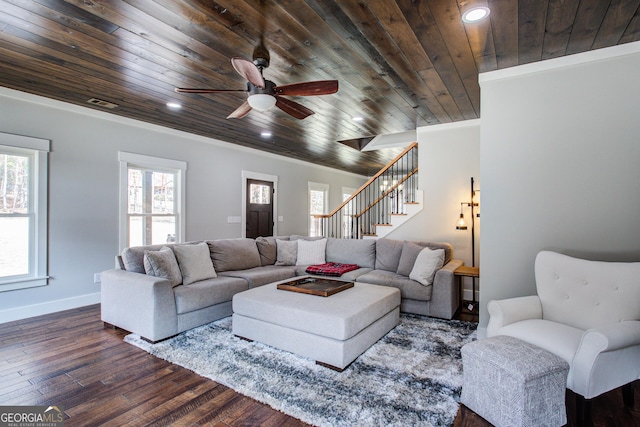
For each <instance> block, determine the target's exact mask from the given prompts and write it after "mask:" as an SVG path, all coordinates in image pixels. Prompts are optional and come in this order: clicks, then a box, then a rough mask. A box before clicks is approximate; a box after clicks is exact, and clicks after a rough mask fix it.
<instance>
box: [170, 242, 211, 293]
mask: <svg viewBox="0 0 640 427" xmlns="http://www.w3.org/2000/svg"><path fill="white" fill-rule="evenodd" d="M173 252H174V253H175V254H176V259H177V260H178V265H180V271H181V272H182V284H183V285H190V284H191V283H193V282H197V281H199V280H204V279H213V278H214V277H216V270H215V269H214V268H213V262H212V261H211V255H210V254H209V245H207V243H206V242H201V243H198V244H196V245H175V246H174V247H173Z"/></svg>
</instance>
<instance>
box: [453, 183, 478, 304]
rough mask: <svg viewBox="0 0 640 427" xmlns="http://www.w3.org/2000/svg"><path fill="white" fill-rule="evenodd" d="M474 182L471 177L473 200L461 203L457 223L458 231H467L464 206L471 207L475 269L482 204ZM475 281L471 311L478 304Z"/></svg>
mask: <svg viewBox="0 0 640 427" xmlns="http://www.w3.org/2000/svg"><path fill="white" fill-rule="evenodd" d="M474 183H475V182H474V180H473V177H471V200H470V201H469V202H461V203H460V217H459V218H458V222H457V223H456V230H467V229H468V227H467V223H466V221H465V219H464V212H463V209H464V206H469V207H471V266H472V267H475V266H476V231H475V225H476V222H475V219H476V217H478V218H479V217H480V209H479V208H480V204H479V203H478V202H477V201H475V196H476V193H479V192H480V190H476V189H475V188H474ZM475 208H478V209H477V212H474V210H475ZM472 280H473V288H472V292H473V295H472V297H471V298H472V302H471V303H470V304H469V306H468V307H467V308H468V309H469V311H472V310H473V308H474V307H475V304H476V291H475V290H476V278H475V277H472Z"/></svg>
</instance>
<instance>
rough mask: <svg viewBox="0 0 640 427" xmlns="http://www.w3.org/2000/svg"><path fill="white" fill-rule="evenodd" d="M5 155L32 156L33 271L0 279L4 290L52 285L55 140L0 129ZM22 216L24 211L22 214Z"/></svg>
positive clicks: (30, 249)
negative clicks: (50, 250) (50, 208)
mask: <svg viewBox="0 0 640 427" xmlns="http://www.w3.org/2000/svg"><path fill="white" fill-rule="evenodd" d="M0 151H1V152H2V153H3V154H5V153H6V154H10V155H12V154H13V155H20V156H29V157H30V158H31V161H30V167H29V212H28V213H27V215H28V217H29V218H30V221H29V231H30V233H29V250H28V252H29V260H28V265H29V272H28V273H27V274H21V275H15V276H7V277H6V278H0V292H4V291H13V290H18V289H26V288H35V287H39V286H46V285H48V284H49V275H48V262H47V260H48V247H49V244H48V236H49V231H48V225H49V219H48V214H49V212H48V201H49V152H50V151H51V141H50V140H48V139H42V138H34V137H30V136H22V135H13V134H8V133H3V132H0ZM20 215H21V216H22V215H24V214H20Z"/></svg>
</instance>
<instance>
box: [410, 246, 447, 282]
mask: <svg viewBox="0 0 640 427" xmlns="http://www.w3.org/2000/svg"><path fill="white" fill-rule="evenodd" d="M443 265H444V249H430V248H424V249H422V250H421V251H420V253H419V254H418V257H417V258H416V262H415V263H414V264H413V269H412V270H411V273H409V279H411V280H415V281H416V282H418V283H420V284H421V285H424V286H429V285H431V284H433V278H434V277H435V275H436V272H437V271H438V270H439V269H441V268H442V266H443Z"/></svg>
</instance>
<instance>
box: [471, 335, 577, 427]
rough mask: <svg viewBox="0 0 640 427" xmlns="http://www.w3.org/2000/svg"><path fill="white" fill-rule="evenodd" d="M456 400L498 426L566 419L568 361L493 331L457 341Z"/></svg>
mask: <svg viewBox="0 0 640 427" xmlns="http://www.w3.org/2000/svg"><path fill="white" fill-rule="evenodd" d="M462 366H463V368H462V369H463V373H462V375H463V384H462V395H461V397H460V401H461V403H463V404H464V405H465V406H467V407H468V408H469V409H471V410H472V411H474V412H475V413H476V414H478V415H480V416H481V417H483V418H484V419H486V420H487V421H489V422H490V423H492V424H494V425H495V426H497V427H500V426H509V427H517V426H561V425H564V424H566V423H567V411H566V408H565V390H566V383H567V374H568V372H569V364H568V363H567V362H566V361H564V360H563V359H561V358H560V357H558V356H556V355H554V354H552V353H550V352H548V351H546V350H544V349H541V348H539V347H537V346H534V345H532V344H529V343H526V342H524V341H521V340H519V339H517V338H513V337H509V336H502V335H498V336H495V337H492V338H487V339H483V340H479V341H474V342H471V343H469V344H466V345H465V346H464V347H462Z"/></svg>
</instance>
